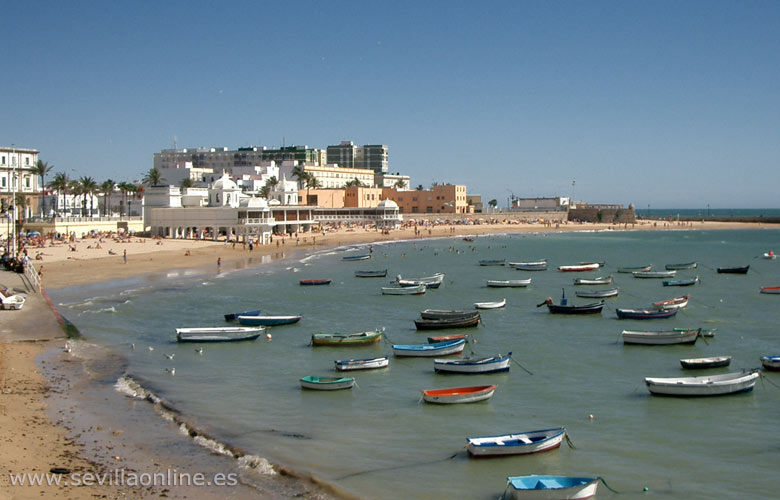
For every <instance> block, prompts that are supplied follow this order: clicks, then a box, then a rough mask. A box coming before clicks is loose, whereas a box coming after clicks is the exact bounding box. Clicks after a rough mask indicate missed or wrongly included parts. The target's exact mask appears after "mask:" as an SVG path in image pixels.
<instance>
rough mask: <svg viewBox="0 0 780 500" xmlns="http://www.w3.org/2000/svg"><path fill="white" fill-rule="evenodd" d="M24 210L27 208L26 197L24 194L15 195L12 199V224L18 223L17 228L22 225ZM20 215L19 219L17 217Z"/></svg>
mask: <svg viewBox="0 0 780 500" xmlns="http://www.w3.org/2000/svg"><path fill="white" fill-rule="evenodd" d="M25 208H27V195H26V194H24V193H16V196H15V197H14V214H15V217H14V218H15V219H16V220H15V221H14V224H16V223H17V222H19V225H18V226H17V227H21V226H22V225H24V220H25ZM20 213H21V217H19V215H20Z"/></svg>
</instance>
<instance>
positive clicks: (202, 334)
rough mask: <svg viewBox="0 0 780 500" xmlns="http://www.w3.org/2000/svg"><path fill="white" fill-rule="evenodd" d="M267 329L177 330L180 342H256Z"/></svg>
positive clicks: (238, 327) (207, 328) (214, 328)
mask: <svg viewBox="0 0 780 500" xmlns="http://www.w3.org/2000/svg"><path fill="white" fill-rule="evenodd" d="M264 331H265V328H264V327H262V326H260V327H256V328H249V327H243V326H219V327H213V328H211V327H204V328H177V329H176V340H177V341H178V342H235V341H238V340H254V339H256V338H257V337H259V336H260V335H261V334H262V333H263V332H264Z"/></svg>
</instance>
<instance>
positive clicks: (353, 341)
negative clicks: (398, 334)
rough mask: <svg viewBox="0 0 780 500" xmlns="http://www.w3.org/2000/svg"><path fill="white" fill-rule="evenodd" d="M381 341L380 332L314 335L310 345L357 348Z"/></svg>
mask: <svg viewBox="0 0 780 500" xmlns="http://www.w3.org/2000/svg"><path fill="white" fill-rule="evenodd" d="M381 339H382V330H374V331H372V332H359V333H314V334H312V336H311V343H312V345H328V346H331V345H337V346H358V345H367V344H375V343H377V342H379V341H380V340H381Z"/></svg>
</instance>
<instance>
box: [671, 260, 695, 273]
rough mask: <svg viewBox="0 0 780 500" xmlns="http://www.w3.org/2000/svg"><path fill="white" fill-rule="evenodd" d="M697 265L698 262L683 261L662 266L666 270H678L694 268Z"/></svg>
mask: <svg viewBox="0 0 780 500" xmlns="http://www.w3.org/2000/svg"><path fill="white" fill-rule="evenodd" d="M697 267H699V263H698V262H685V263H683V264H666V265H665V266H664V268H665V269H666V270H668V271H678V270H682V269H696V268H697Z"/></svg>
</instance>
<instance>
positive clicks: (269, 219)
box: [238, 217, 276, 224]
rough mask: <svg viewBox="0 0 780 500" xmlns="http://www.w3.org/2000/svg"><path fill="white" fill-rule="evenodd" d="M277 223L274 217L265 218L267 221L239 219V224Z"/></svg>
mask: <svg viewBox="0 0 780 500" xmlns="http://www.w3.org/2000/svg"><path fill="white" fill-rule="evenodd" d="M274 222H276V219H274V218H273V217H269V218H265V219H251V218H246V219H238V223H239V224H273V223H274Z"/></svg>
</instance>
